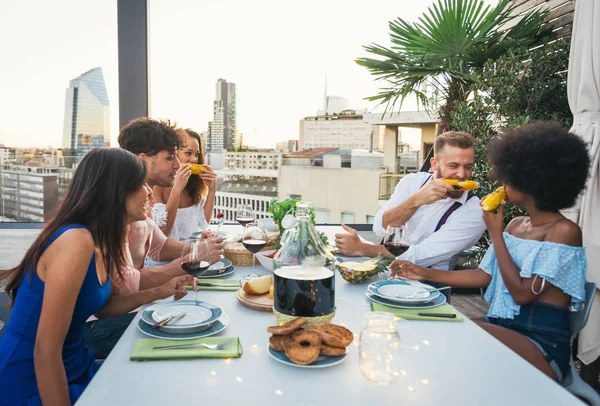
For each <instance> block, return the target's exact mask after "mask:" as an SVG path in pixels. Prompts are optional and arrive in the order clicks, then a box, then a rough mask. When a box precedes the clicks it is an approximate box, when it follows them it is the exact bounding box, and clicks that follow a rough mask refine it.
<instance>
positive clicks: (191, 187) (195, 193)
mask: <svg viewBox="0 0 600 406" xmlns="http://www.w3.org/2000/svg"><path fill="white" fill-rule="evenodd" d="M178 132H179V134H180V135H183V137H182V138H183V139H185V135H189V136H190V137H191V138H194V139H196V141H198V146H199V147H200V151H199V152H198V163H199V164H200V165H204V164H205V163H206V162H205V160H204V145H203V143H202V137H200V135H199V134H198V133H197V132H196V131H194V130H191V129H189V128H186V129H185V130H183V129H178ZM185 191H186V192H187V193H188V195H189V196H190V198H191V199H192V205H193V206H195V205H197V204H198V202H200V200H201V199H202V197H203V196H204V193H205V191H206V184H205V183H204V181H203V180H202V178H201V177H200V176H190V177H189V178H188V182H187V184H186V185H185Z"/></svg>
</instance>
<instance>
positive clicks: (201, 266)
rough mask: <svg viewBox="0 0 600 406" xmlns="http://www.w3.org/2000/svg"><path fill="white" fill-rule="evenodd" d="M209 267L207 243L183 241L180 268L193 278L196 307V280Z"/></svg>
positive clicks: (194, 240) (195, 240)
mask: <svg viewBox="0 0 600 406" xmlns="http://www.w3.org/2000/svg"><path fill="white" fill-rule="evenodd" d="M209 266H210V248H209V247H208V243H207V242H206V241H203V240H199V239H196V238H189V239H187V240H186V241H184V247H183V251H182V256H181V267H182V268H183V270H184V271H185V272H187V273H188V274H189V275H192V276H193V277H194V301H195V302H196V305H198V285H197V284H196V278H197V277H198V276H201V275H204V273H205V272H206V271H207V270H208V267H209Z"/></svg>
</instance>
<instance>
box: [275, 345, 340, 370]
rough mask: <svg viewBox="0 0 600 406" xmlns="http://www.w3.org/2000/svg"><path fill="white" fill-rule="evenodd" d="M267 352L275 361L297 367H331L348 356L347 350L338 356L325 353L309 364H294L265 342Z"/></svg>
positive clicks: (283, 353)
mask: <svg viewBox="0 0 600 406" xmlns="http://www.w3.org/2000/svg"><path fill="white" fill-rule="evenodd" d="M267 352H268V353H269V355H270V356H271V358H273V359H274V360H275V361H277V362H281V363H282V364H285V365H290V366H293V367H298V368H327V367H332V366H334V365H337V364H340V363H342V362H344V360H345V359H346V357H347V356H348V351H346V353H345V354H344V355H340V356H339V357H328V356H326V355H319V357H318V358H317V359H316V360H315V361H314V362H313V363H312V364H309V365H301V364H296V363H294V362H292V361H290V359H289V358H288V357H287V355H285V352H279V351H275V350H274V349H273V348H272V347H271V346H270V345H268V344H267Z"/></svg>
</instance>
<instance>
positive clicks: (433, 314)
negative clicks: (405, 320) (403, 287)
mask: <svg viewBox="0 0 600 406" xmlns="http://www.w3.org/2000/svg"><path fill="white" fill-rule="evenodd" d="M417 314H418V315H419V316H425V317H443V318H445V319H455V318H456V313H417Z"/></svg>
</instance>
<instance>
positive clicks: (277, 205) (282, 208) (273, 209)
mask: <svg viewBox="0 0 600 406" xmlns="http://www.w3.org/2000/svg"><path fill="white" fill-rule="evenodd" d="M301 200H302V199H300V198H299V197H297V198H294V199H284V200H281V201H279V200H277V198H276V197H274V198H272V199H271V201H270V202H269V213H271V214H272V215H273V221H274V222H275V224H277V227H278V228H279V234H283V232H284V231H285V229H284V228H283V226H282V225H281V221H282V220H283V218H284V217H285V215H286V214H290V215H292V216H294V215H295V213H296V204H297V203H298V202H299V201H301ZM309 212H310V219H311V221H312V223H313V225H316V222H315V217H316V214H315V210H314V209H313V208H312V207H311V208H310V210H309ZM317 232H318V233H319V238H320V239H321V241H322V242H323V244H325V245H328V244H329V240H328V239H327V236H326V235H325V234H324V233H322V232H320V231H317ZM274 245H275V248H277V249H278V248H279V241H278V242H277V243H276V244H274Z"/></svg>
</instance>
